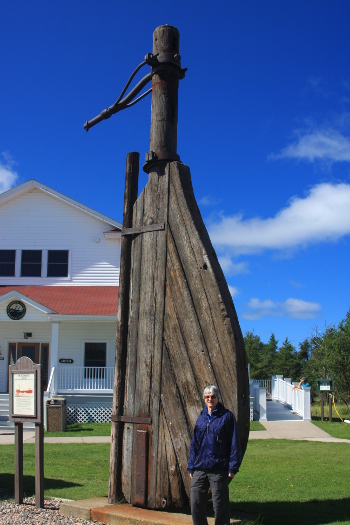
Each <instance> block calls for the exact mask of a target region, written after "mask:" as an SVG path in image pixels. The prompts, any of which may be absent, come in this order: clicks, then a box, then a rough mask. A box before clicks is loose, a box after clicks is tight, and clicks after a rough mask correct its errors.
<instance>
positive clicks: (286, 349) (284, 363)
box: [276, 337, 301, 381]
mask: <svg viewBox="0 0 350 525" xmlns="http://www.w3.org/2000/svg"><path fill="white" fill-rule="evenodd" d="M276 369H277V370H278V373H279V374H283V377H290V378H291V379H292V381H296V380H297V379H299V377H300V372H301V367H300V363H299V360H298V354H297V352H296V350H295V347H294V346H293V345H292V343H291V342H290V341H289V340H288V337H286V339H285V341H284V342H283V344H282V346H281V347H280V349H279V350H278V354H277V359H276Z"/></svg>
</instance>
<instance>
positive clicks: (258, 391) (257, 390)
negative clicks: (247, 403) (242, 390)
mask: <svg viewBox="0 0 350 525" xmlns="http://www.w3.org/2000/svg"><path fill="white" fill-rule="evenodd" d="M249 386H250V397H251V399H252V400H253V419H254V420H255V421H266V388H265V387H262V386H259V384H258V383H257V382H255V381H254V380H250V384H249Z"/></svg>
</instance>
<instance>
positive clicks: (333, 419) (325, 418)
mask: <svg viewBox="0 0 350 525" xmlns="http://www.w3.org/2000/svg"><path fill="white" fill-rule="evenodd" d="M312 421H322V420H321V416H312ZM323 421H325V422H326V423H329V417H328V416H327V417H324V418H323ZM332 422H333V423H342V420H341V419H340V418H339V417H338V416H335V417H334V415H332Z"/></svg>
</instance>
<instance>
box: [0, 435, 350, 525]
mask: <svg viewBox="0 0 350 525" xmlns="http://www.w3.org/2000/svg"><path fill="white" fill-rule="evenodd" d="M0 450H1V454H0V487H3V488H6V487H13V481H14V447H13V445H12V446H10V445H2V446H1V449H0ZM109 451H110V446H109V444H108V443H106V444H104V443H99V444H88V445H86V444H75V443H74V444H58V445H55V444H46V445H45V496H46V497H49V496H55V497H59V498H68V499H86V498H89V497H100V496H106V495H107V492H108V477H109ZM34 455H35V452H34V445H30V444H25V445H24V490H25V492H26V493H27V494H28V495H30V494H33V492H34ZM349 465H350V446H349V444H347V443H317V442H304V441H288V440H252V441H249V443H248V448H247V452H246V454H245V456H244V460H243V464H242V467H241V469H240V472H239V473H238V474H237V476H236V477H235V479H234V481H233V482H232V483H231V484H230V499H231V502H232V509H233V511H235V512H238V511H241V512H244V513H248V514H250V515H252V514H253V515H256V516H260V517H261V518H260V519H259V520H257V521H255V522H249V523H251V524H253V523H254V524H256V525H257V524H258V523H259V524H263V525H269V524H271V525H292V524H293V525H294V524H295V523H298V524H299V525H303V524H305V525H321V524H322V525H324V524H327V525H331V524H335V523H342V524H343V525H345V524H347V525H349V524H350V486H349ZM246 525H248V523H247V524H246Z"/></svg>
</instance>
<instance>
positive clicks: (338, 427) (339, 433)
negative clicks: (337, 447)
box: [311, 403, 350, 439]
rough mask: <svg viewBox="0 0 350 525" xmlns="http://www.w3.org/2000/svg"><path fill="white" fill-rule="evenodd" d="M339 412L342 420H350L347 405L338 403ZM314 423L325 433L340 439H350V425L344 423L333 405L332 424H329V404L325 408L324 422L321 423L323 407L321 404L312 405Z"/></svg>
mask: <svg viewBox="0 0 350 525" xmlns="http://www.w3.org/2000/svg"><path fill="white" fill-rule="evenodd" d="M336 407H337V410H338V412H339V415H340V416H341V418H342V419H350V412H349V411H348V409H347V407H346V405H344V404H341V403H336ZM311 413H312V422H313V424H314V425H316V426H317V427H319V428H321V429H322V430H324V431H325V432H328V434H330V435H331V436H332V437H336V438H340V439H350V423H342V422H341V419H340V418H339V416H338V414H337V413H336V411H335V409H334V405H332V423H330V422H329V408H328V403H327V404H326V403H325V406H324V414H323V415H324V420H323V421H321V405H320V403H313V404H312V405H311Z"/></svg>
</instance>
